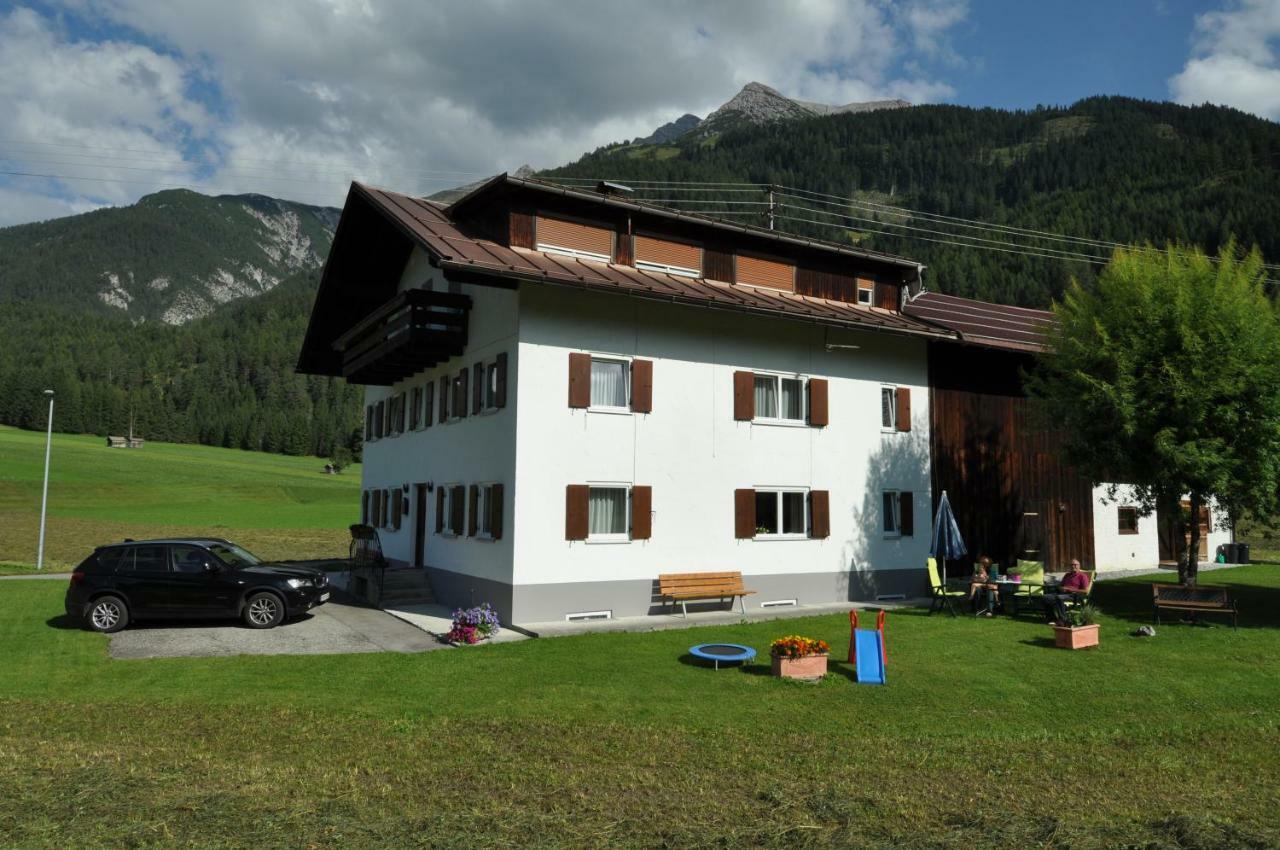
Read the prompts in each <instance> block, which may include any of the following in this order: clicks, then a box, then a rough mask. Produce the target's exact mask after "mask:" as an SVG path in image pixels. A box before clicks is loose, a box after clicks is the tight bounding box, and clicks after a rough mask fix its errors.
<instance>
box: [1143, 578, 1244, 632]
mask: <svg viewBox="0 0 1280 850" xmlns="http://www.w3.org/2000/svg"><path fill="white" fill-rule="evenodd" d="M1151 595H1152V600H1153V602H1154V607H1155V614H1156V624H1157V625H1159V623H1160V609H1161V608H1164V609H1166V610H1169V611H1181V612H1183V613H1184V614H1188V613H1190V614H1192V615H1193V618H1194V616H1195V615H1199V614H1230V615H1231V628H1233V629H1234V628H1237V626H1236V619H1237V614H1238V612H1237V610H1236V602H1235V600H1234V599H1232V598H1231V595H1230V594H1229V593H1227V589H1226V588H1225V587H1198V586H1197V587H1188V586H1186V585H1183V584H1153V585H1151Z"/></svg>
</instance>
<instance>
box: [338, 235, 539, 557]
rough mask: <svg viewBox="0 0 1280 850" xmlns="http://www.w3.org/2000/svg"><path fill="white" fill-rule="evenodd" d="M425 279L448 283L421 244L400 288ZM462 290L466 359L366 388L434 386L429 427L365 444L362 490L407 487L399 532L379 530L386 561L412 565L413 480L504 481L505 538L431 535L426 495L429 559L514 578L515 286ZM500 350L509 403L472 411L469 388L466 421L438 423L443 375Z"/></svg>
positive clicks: (390, 390)
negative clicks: (466, 307)
mask: <svg viewBox="0 0 1280 850" xmlns="http://www.w3.org/2000/svg"><path fill="white" fill-rule="evenodd" d="M427 283H430V285H431V287H432V288H434V289H437V290H441V289H445V288H447V282H446V281H445V280H444V278H443V277H442V276H441V275H440V273H439V271H438V270H436V269H433V268H431V267H430V265H429V264H428V263H427V262H426V257H425V254H423V253H422V252H421V250H420V249H417V250H415V252H414V254H413V256H412V257H411V258H410V259H409V262H408V263H407V264H406V269H405V274H404V277H403V279H402V282H401V288H402V289H403V288H406V287H409V286H422V285H424V284H427ZM457 288H458V291H460V292H462V293H464V294H466V295H469V296H471V298H472V308H471V313H470V316H469V318H468V335H467V336H468V341H467V346H466V350H465V352H464V354H463V356H461V357H455V358H452V359H450V360H449V361H447V362H445V363H442V364H439V365H438V366H435V367H433V368H431V369H427V370H424V371H422V372H419V373H417V374H415V375H413V376H412V377H411V378H408V379H407V380H404V381H401V382H399V383H397V384H395V385H394V386H392V387H367V388H366V390H365V404H366V405H367V404H376V403H377V402H378V401H381V400H383V399H386V398H389V397H390V396H392V395H395V394H396V393H400V392H405V391H407V390H409V389H410V388H412V387H414V386H420V385H422V384H424V383H428V382H435V383H436V397H435V406H434V416H435V419H434V420H433V422H432V425H431V426H430V427H429V428H422V429H421V430H417V431H407V432H406V433H404V434H401V435H399V436H395V437H384V438H382V439H380V440H375V441H372V442H367V443H366V444H365V447H364V471H363V479H362V485H361V486H362V489H370V488H383V487H395V486H403V485H404V484H409V485H410V489H409V493H408V496H407V498H406V503H407V504H409V513H408V514H407V515H405V516H404V517H403V518H402V523H401V527H400V530H399V531H391V530H389V529H378V534H379V535H380V537H381V538H382V546H383V551H384V553H385V554H386V556H387V558H388V559H391V560H393V561H398V562H403V563H411V562H412V558H413V544H414V516H415V514H414V511H415V506H414V505H413V497H414V494H415V492H416V491H415V489H414V487H413V486H412V485H414V484H416V483H419V482H422V483H425V482H431V483H433V484H434V485H442V484H446V483H459V484H468V485H469V484H478V483H487V482H501V483H502V484H503V487H504V490H505V493H504V497H505V502H506V504H505V505H504V506H503V516H504V520H505V522H504V525H505V529H504V534H503V537H502V539H501V540H492V541H491V540H482V539H478V538H467V537H465V536H461V537H456V538H455V537H449V536H445V535H439V534H436V533H434V532H435V510H436V506H435V500H436V496H437V492H438V487H437V490H436V492H432V493H430V494H429V495H428V510H427V526H428V533H427V537H426V562H427V564H428V565H430V566H432V567H437V568H440V569H445V570H451V571H453V572H458V573H463V574H465V575H473V576H478V577H481V578H488V579H492V580H494V581H501V582H505V583H510V581H511V553H512V534H511V527H512V523H511V516H512V508H511V505H512V499H513V492H514V489H515V488H514V487H513V486H512V485H513V483H514V476H515V448H516V439H515V429H516V394H515V392H514V387H515V386H516V384H517V383H518V382H517V380H516V378H515V375H516V373H517V371H518V369H519V366H518V359H519V357H518V352H517V349H516V329H517V303H518V296H517V294H516V293H515V291H513V290H507V289H496V288H492V287H481V286H471V285H469V284H463V285H461V286H460V287H457ZM501 352H506V353H507V358H508V361H507V373H508V378H507V383H508V392H507V404H506V407H504V408H502V409H500V410H497V411H494V412H491V413H481V414H479V415H476V414H472V413H471V412H470V393H468V402H467V403H468V415H467V416H466V418H464V419H460V420H457V421H452V422H447V423H444V424H441V423H440V422H439V421H438V416H439V409H440V407H439V405H440V398H439V391H438V381H439V379H440V378H441V377H442V376H444V375H454V374H457V372H458V371H459V370H461V369H462V368H463V367H464V366H465V367H466V368H468V369H469V368H471V366H472V365H473V364H474V363H476V362H478V361H486V362H487V361H490V360H492V359H493V358H494V357H496V356H497V355H498V354H499V353H501ZM406 426H407V417H406Z"/></svg>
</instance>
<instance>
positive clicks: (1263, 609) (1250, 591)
mask: <svg viewBox="0 0 1280 850" xmlns="http://www.w3.org/2000/svg"><path fill="white" fill-rule="evenodd" d="M1160 583H1163V582H1140V581H1136V580H1128V579H1124V580H1119V581H1102V582H1099V583H1098V586H1097V587H1096V588H1094V591H1093V602H1094V603H1095V604H1096V605H1097V606H1098V607H1099V608H1100V609H1102V612H1103V613H1104V614H1106V615H1108V616H1110V617H1113V618H1116V619H1119V620H1126V621H1128V622H1130V623H1135V624H1137V625H1144V626H1149V625H1153V624H1154V623H1155V609H1154V607H1153V605H1152V594H1151V585H1152V584H1160ZM1199 584H1200V586H1202V587H1225V588H1226V589H1227V592H1228V593H1229V594H1230V595H1231V598H1232V599H1233V600H1234V601H1235V603H1236V608H1237V609H1238V610H1239V620H1240V622H1239V627H1240V628H1241V629H1260V628H1278V627H1280V587H1265V586H1259V585H1250V584H1233V583H1231V582H1229V581H1225V582H1215V581H1214V580H1213V575H1212V574H1204V575H1201V576H1200V581H1199ZM1181 619H1183V617H1182V612H1179V611H1170V610H1165V611H1162V612H1161V615H1160V622H1161V623H1162V624H1163V625H1166V626H1177V625H1182V624H1181V623H1180V622H1179V621H1180V620H1181ZM1198 619H1199V620H1201V622H1202V624H1222V625H1225V626H1227V627H1228V628H1229V627H1230V626H1231V615H1230V614H1229V613H1221V612H1209V613H1207V614H1202V615H1201V617H1200V618H1198ZM1204 621H1207V623H1204Z"/></svg>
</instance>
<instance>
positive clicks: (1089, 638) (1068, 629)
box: [1053, 624, 1098, 649]
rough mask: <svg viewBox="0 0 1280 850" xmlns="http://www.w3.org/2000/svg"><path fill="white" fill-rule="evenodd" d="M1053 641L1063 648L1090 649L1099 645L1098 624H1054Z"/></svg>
mask: <svg viewBox="0 0 1280 850" xmlns="http://www.w3.org/2000/svg"><path fill="white" fill-rule="evenodd" d="M1053 642H1054V644H1056V645H1057V646H1058V647H1059V648H1061V649H1088V648H1089V647H1091V646H1097V645H1098V626H1097V625H1096V624H1095V625H1092V626H1054V627H1053Z"/></svg>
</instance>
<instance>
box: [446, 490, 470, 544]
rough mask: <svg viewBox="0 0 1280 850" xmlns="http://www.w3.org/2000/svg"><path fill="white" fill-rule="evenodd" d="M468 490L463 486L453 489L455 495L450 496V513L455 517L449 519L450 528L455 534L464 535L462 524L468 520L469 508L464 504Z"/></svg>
mask: <svg viewBox="0 0 1280 850" xmlns="http://www.w3.org/2000/svg"><path fill="white" fill-rule="evenodd" d="M466 494H467V488H465V487H463V486H462V485H461V484H458V485H455V486H454V487H453V493H452V494H450V496H449V513H451V514H453V516H451V517H449V527H450V528H452V529H453V533H454V534H461V533H462V523H463V521H464V520H465V519H466V516H465V514H466V510H467V506H466V504H465V503H463V501H462V500H463V499H464V498H466Z"/></svg>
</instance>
